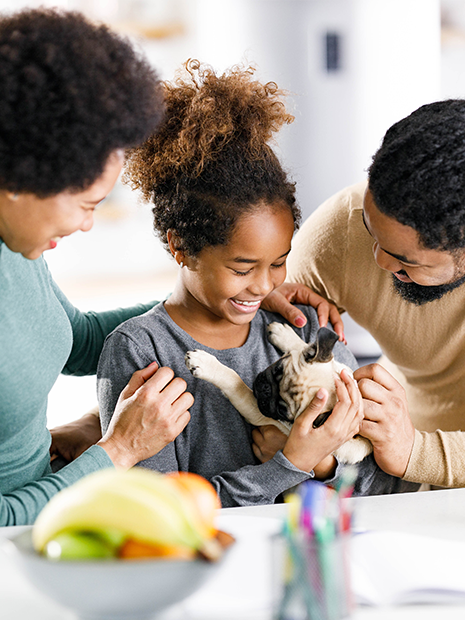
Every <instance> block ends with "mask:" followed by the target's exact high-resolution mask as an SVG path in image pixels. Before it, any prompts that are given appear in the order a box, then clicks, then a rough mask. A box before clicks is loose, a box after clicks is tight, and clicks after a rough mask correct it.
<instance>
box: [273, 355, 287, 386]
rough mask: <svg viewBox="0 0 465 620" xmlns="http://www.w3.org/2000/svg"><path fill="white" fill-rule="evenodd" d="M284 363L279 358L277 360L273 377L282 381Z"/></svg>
mask: <svg viewBox="0 0 465 620" xmlns="http://www.w3.org/2000/svg"><path fill="white" fill-rule="evenodd" d="M283 374H284V371H283V365H282V363H281V360H278V362H276V365H275V367H274V368H273V379H274V380H275V381H278V382H279V381H281V379H282V378H283Z"/></svg>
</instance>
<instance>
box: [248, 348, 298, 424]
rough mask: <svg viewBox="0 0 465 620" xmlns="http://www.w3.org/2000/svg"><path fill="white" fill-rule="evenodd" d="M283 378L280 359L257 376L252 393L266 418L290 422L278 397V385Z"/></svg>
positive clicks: (286, 410) (284, 406)
mask: <svg viewBox="0 0 465 620" xmlns="http://www.w3.org/2000/svg"><path fill="white" fill-rule="evenodd" d="M282 377H283V363H282V358H281V359H279V360H277V361H276V362H274V364H271V366H268V368H266V369H265V370H263V371H262V372H261V373H259V374H258V375H257V377H256V378H255V381H254V383H253V393H254V396H255V398H256V399H257V405H258V408H259V409H260V411H261V413H262V414H263V415H264V416H266V417H267V418H273V420H279V421H281V422H292V421H293V420H292V417H291V416H290V415H289V411H288V408H287V405H286V403H285V402H284V401H283V400H282V399H281V397H280V395H279V384H280V381H281V379H282Z"/></svg>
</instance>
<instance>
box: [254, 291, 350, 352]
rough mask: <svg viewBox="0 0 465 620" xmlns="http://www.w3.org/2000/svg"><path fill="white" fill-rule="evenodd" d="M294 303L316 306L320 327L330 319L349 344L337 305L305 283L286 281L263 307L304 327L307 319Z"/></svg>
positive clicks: (297, 325)
mask: <svg viewBox="0 0 465 620" xmlns="http://www.w3.org/2000/svg"><path fill="white" fill-rule="evenodd" d="M292 304H304V305H306V306H312V307H313V308H316V311H317V313H318V322H319V324H320V327H325V326H326V325H327V323H328V321H330V322H331V325H332V326H333V329H334V331H335V332H336V334H337V335H338V336H339V340H341V341H342V342H343V343H344V344H347V342H346V339H345V336H344V323H343V322H342V319H341V315H340V314H339V311H338V309H337V308H336V306H333V304H330V303H329V301H326V299H324V298H323V297H321V296H320V295H318V294H317V293H315V292H314V291H312V290H311V289H310V288H308V286H305V284H298V283H291V282H284V284H281V286H278V287H277V288H275V290H274V291H272V292H271V293H270V294H269V295H268V296H267V297H265V299H264V300H263V302H262V308H263V309H264V310H269V311H270V312H276V313H277V314H280V315H281V316H283V317H284V318H285V319H286V320H287V321H289V323H291V324H292V325H295V327H303V326H304V325H305V323H306V322H307V319H306V317H305V316H304V315H303V314H302V312H300V310H299V309H298V308H296V307H295V306H293V305H292Z"/></svg>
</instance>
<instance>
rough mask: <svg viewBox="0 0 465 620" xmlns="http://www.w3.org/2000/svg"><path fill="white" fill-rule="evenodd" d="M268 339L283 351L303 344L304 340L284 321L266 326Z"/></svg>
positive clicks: (300, 346) (297, 347) (285, 351)
mask: <svg viewBox="0 0 465 620" xmlns="http://www.w3.org/2000/svg"><path fill="white" fill-rule="evenodd" d="M267 332H268V340H269V341H270V342H271V344H272V345H273V346H275V347H276V348H278V349H279V350H280V351H282V352H283V353H288V352H289V351H293V350H294V349H300V348H302V347H303V346H305V342H304V341H303V340H302V339H301V338H300V337H299V336H298V335H297V334H296V332H295V331H294V330H293V329H292V327H291V326H290V325H287V324H286V323H278V322H275V323H270V324H269V325H268V327H267Z"/></svg>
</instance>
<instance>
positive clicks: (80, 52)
mask: <svg viewBox="0 0 465 620" xmlns="http://www.w3.org/2000/svg"><path fill="white" fill-rule="evenodd" d="M0 83H1V89H0V188H2V189H5V190H9V191H13V192H31V193H33V194H36V195H37V196H40V197H46V196H51V195H54V194H57V193H60V192H62V191H64V190H68V191H80V190H82V189H85V188H87V187H89V186H90V185H92V183H93V182H94V181H95V180H96V179H97V178H98V177H99V176H100V175H101V173H102V172H103V169H104V167H105V163H106V161H107V159H108V156H109V154H110V153H111V152H112V151H114V150H116V149H122V148H127V147H130V146H131V147H132V146H135V145H136V144H140V143H141V142H143V141H144V140H146V139H147V138H148V136H149V135H150V134H151V133H153V131H155V129H156V127H157V125H158V123H159V122H160V121H161V119H162V117H163V96H162V89H161V84H160V81H159V80H158V77H157V75H156V73H155V71H154V70H153V68H152V67H151V66H150V64H149V63H148V62H147V61H146V60H145V59H144V58H143V57H141V56H140V55H139V54H138V53H137V52H136V51H135V50H134V48H133V46H132V45H131V44H130V43H129V41H127V40H126V39H124V38H122V37H120V36H119V35H117V34H115V33H114V32H112V31H111V30H109V29H108V27H107V26H105V25H97V24H94V23H92V22H90V21H88V20H87V19H86V18H85V17H84V16H83V15H81V14H80V13H77V12H73V11H69V12H67V11H61V10H58V9H25V10H23V11H20V12H18V13H14V14H12V15H10V16H2V17H1V18H0Z"/></svg>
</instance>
